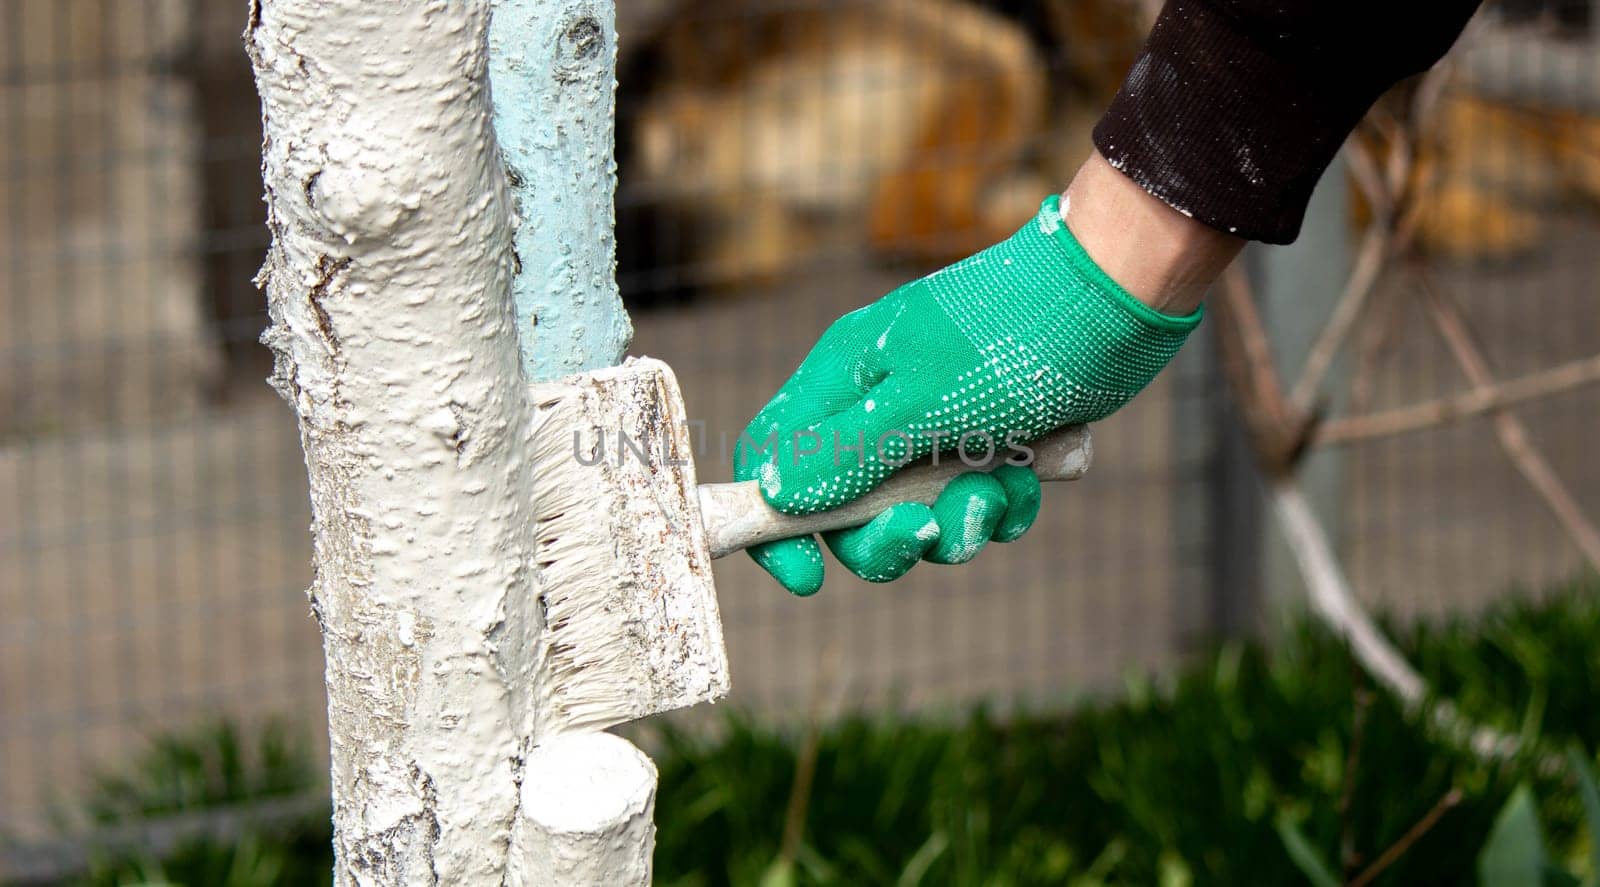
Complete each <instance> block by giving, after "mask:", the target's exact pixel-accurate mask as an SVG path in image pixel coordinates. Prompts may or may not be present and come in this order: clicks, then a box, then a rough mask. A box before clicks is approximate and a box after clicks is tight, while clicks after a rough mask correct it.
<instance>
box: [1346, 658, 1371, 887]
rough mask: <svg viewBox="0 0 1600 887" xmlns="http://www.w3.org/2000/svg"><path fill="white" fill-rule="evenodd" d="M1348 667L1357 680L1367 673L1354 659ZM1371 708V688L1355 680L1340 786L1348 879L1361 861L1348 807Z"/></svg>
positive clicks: (1350, 806)
mask: <svg viewBox="0 0 1600 887" xmlns="http://www.w3.org/2000/svg"><path fill="white" fill-rule="evenodd" d="M1350 670H1351V671H1352V672H1356V675H1355V677H1356V679H1357V681H1358V682H1359V681H1360V680H1361V676H1362V675H1365V674H1366V672H1364V671H1362V670H1361V666H1360V664H1359V663H1356V662H1351V664H1350ZM1370 708H1372V691H1370V690H1368V689H1367V688H1366V687H1365V686H1361V685H1360V684H1359V683H1358V685H1357V687H1356V692H1355V698H1354V699H1353V700H1352V705H1351V712H1350V748H1349V750H1348V751H1346V752H1345V756H1344V780H1343V783H1344V784H1343V785H1342V786H1341V787H1340V789H1339V860H1340V866H1341V868H1342V869H1343V871H1344V876H1345V878H1347V879H1348V878H1349V877H1350V876H1351V875H1352V874H1354V873H1355V868H1356V866H1357V865H1359V864H1360V862H1361V856H1360V854H1359V853H1358V852H1357V851H1356V835H1355V828H1354V824H1353V823H1352V822H1351V819H1350V811H1351V809H1352V808H1353V806H1354V804H1355V797H1356V774H1357V772H1358V771H1359V770H1360V767H1361V741H1362V739H1363V738H1364V737H1365V736H1366V727H1367V711H1368V709H1370Z"/></svg>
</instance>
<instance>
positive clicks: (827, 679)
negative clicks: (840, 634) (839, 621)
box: [778, 642, 839, 868]
mask: <svg viewBox="0 0 1600 887" xmlns="http://www.w3.org/2000/svg"><path fill="white" fill-rule="evenodd" d="M838 664H839V648H838V645H837V644H835V643H832V642H830V643H829V644H828V645H827V646H826V647H824V648H823V650H822V655H820V656H818V657H817V671H816V676H815V677H814V679H813V682H812V685H811V705H810V706H809V710H808V711H807V714H806V732H805V736H804V738H803V739H801V741H800V751H799V754H797V755H796V756H795V767H794V782H793V783H792V784H791V785H790V787H789V804H788V807H787V808H786V809H785V810H784V815H783V840H782V843H780V844H779V845H778V860H779V864H780V865H782V866H784V867H786V868H787V867H791V866H793V865H794V862H795V859H796V858H797V857H798V856H799V855H800V845H801V844H802V843H803V842H804V841H805V836H806V814H807V812H808V811H809V809H810V807H811V785H812V783H813V782H814V781H815V779H816V775H817V750H818V748H819V746H820V745H821V744H822V716H823V711H822V710H823V706H824V704H825V700H826V698H827V696H828V692H829V690H830V689H831V688H832V686H833V684H834V678H835V672H836V671H837V668H838Z"/></svg>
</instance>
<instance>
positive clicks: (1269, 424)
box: [1212, 263, 1314, 476]
mask: <svg viewBox="0 0 1600 887" xmlns="http://www.w3.org/2000/svg"><path fill="white" fill-rule="evenodd" d="M1212 308H1213V315H1214V317H1215V323H1216V330H1217V337H1218V342H1219V350H1220V352H1221V356H1222V369H1223V373H1224V374H1225V375H1226V376H1227V378H1228V383H1229V387H1230V389H1231V390H1232V391H1233V399H1234V402H1235V403H1236V404H1237V405H1238V407H1239V410H1240V412H1241V413H1242V415H1243V417H1244V422H1245V426H1246V427H1247V429H1248V430H1249V432H1250V435H1249V438H1250V444H1251V447H1252V449H1253V450H1254V451H1255V455H1256V460H1257V461H1258V462H1259V463H1260V465H1261V468H1262V470H1263V471H1264V472H1266V473H1267V474H1268V475H1269V476H1276V475H1279V474H1284V473H1287V472H1288V471H1290V470H1292V469H1293V467H1294V465H1295V464H1296V463H1297V462H1298V461H1299V458H1300V455H1301V454H1302V453H1303V452H1304V451H1305V448H1306V442H1307V441H1309V440H1310V439H1311V433H1312V431H1313V422H1314V417H1307V416H1305V415H1303V414H1300V413H1297V412H1295V411H1294V410H1293V409H1292V408H1291V407H1290V406H1289V402H1288V399H1287V398H1285V397H1284V396H1283V387H1282V382H1281V381H1280V379H1279V377H1278V370H1277V367H1276V366H1275V365H1274V364H1273V362H1272V353H1271V351H1270V349H1269V347H1268V345H1267V334H1266V330H1265V328H1264V327H1263V326H1262V323H1261V315H1260V313H1259V312H1258V311H1257V310H1256V302H1255V298H1254V296H1252V295H1251V293H1250V281H1249V279H1248V278H1247V277H1246V275H1245V273H1244V271H1243V269H1241V268H1240V267H1239V265H1238V264H1237V263H1236V264H1234V265H1232V266H1230V267H1229V268H1228V270H1227V271H1225V272H1224V273H1223V275H1222V281H1221V285H1220V286H1219V287H1218V288H1217V293H1216V297H1215V298H1214V299H1213V300H1212Z"/></svg>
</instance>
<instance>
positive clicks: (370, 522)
mask: <svg viewBox="0 0 1600 887" xmlns="http://www.w3.org/2000/svg"><path fill="white" fill-rule="evenodd" d="M488 17H489V3H488V0H450V2H443V0H410V2H392V3H372V2H367V0H257V2H254V3H252V7H251V14H250V24H249V29H248V31H247V33H246V41H247V43H248V46H249V50H250V54H251V58H252V60H253V61H254V63H255V67H256V76H257V79H258V84H259V87H260V92H261V98H262V105H263V111H264V114H265V120H266V144H265V157H264V161H263V175H264V178H265V181H266V185H267V199H268V204H269V224H270V226H271V228H272V233H273V247H272V251H271V253H270V255H269V257H268V259H267V263H266V266H265V267H264V268H263V270H262V274H261V281H262V282H263V284H264V286H265V289H266V291H267V296H268V300H269V305H270V310H271V316H272V327H271V329H270V330H269V331H268V332H267V334H266V335H265V337H264V338H265V341H266V342H267V343H268V344H269V345H270V346H271V347H272V349H273V351H274V352H275V353H276V355H277V366H276V370H275V372H274V378H273V383H274V385H275V386H276V387H277V389H278V390H279V392H280V393H281V394H282V395H283V396H284V398H285V399H287V400H288V401H289V402H290V403H291V404H292V405H293V406H294V409H295V411H296V412H297V413H298V415H299V419H300V430H301V437H302V441H303V443H304V446H305V452H306V466H307V469H308V471H309V474H310V481H311V497H312V504H313V512H314V523H313V527H312V529H313V533H314V536H315V545H316V572H315V579H314V581H313V584H312V587H311V589H310V592H309V594H310V597H311V603H312V609H313V611H314V613H315V614H316V617H317V619H318V621H319V622H320V623H321V626H322V629H323V634H324V650H325V653H326V657H327V686H328V716H329V732H330V736H331V740H332V754H333V777H332V778H333V795H334V825H335V830H336V837H335V850H336V854H337V863H336V882H337V883H339V884H341V885H349V884H436V883H443V884H467V885H477V884H499V883H502V881H503V880H504V877H505V868H506V859H507V855H508V852H509V842H510V836H511V831H512V825H513V822H514V821H515V820H516V815H517V808H518V785H517V778H518V776H519V769H520V766H521V764H520V762H521V759H522V756H523V755H524V753H525V749H526V744H525V742H524V741H523V739H524V737H519V735H518V733H519V730H526V729H527V726H526V725H525V724H519V723H518V722H517V720H516V719H514V718H513V717H512V716H511V712H513V711H515V710H518V709H520V708H522V705H521V703H520V700H519V699H518V698H517V696H518V693H521V692H525V691H526V689H527V687H528V686H529V683H528V681H529V680H530V676H531V675H532V674H533V673H534V671H535V670H536V665H537V663H536V661H534V660H535V656H536V651H537V650H538V649H539V648H538V645H537V644H536V643H535V642H534V641H535V639H536V638H537V637H538V636H539V631H540V629H541V628H542V626H541V625H540V624H539V623H538V615H537V608H536V606H535V605H534V604H533V602H532V600H531V598H530V596H529V594H528V589H529V587H530V584H529V583H530V578H529V565H530V564H531V562H532V560H531V558H532V545H533V540H532V529H531V527H532V521H531V520H530V519H529V515H528V513H527V512H528V509H529V508H530V507H531V502H532V496H531V492H532V477H531V472H530V470H529V465H528V460H527V459H526V458H525V449H526V444H525V441H526V433H527V428H528V420H529V409H528V405H527V404H526V403H525V402H524V400H525V398H524V386H523V384H522V382H521V375H520V372H519V368H518V350H517V341H516V336H515V330H514V325H513V314H512V308H511V302H510V298H509V285H510V279H511V275H512V271H513V258H512V250H511V240H510V232H511V221H510V216H509V204H508V201H507V197H506V185H505V181H504V177H503V173H502V171H501V170H500V168H499V165H498V163H497V162H496V157H497V154H496V151H495V147H494V136H493V131H492V126H491V118H490V106H489V96H488V91H487V89H486V86H485V84H486V82H487V81H486V72H485V63H486V60H485V30H486V27H487V25H488Z"/></svg>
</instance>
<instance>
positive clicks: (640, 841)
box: [511, 733, 656, 887]
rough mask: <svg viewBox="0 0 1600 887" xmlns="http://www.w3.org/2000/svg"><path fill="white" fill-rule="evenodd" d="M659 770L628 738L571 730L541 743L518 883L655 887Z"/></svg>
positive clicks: (529, 773)
mask: <svg viewBox="0 0 1600 887" xmlns="http://www.w3.org/2000/svg"><path fill="white" fill-rule="evenodd" d="M655 792H656V768H655V765H654V764H652V763H651V762H650V759H649V758H647V757H645V755H644V753H643V752H641V751H639V750H638V749H637V748H634V747H633V745H631V744H630V743H628V741H627V740H625V739H622V738H620V737H617V736H612V735H611V734H609V733H567V734H563V735H561V736H556V737H553V738H551V739H549V740H547V741H545V742H543V743H541V744H540V745H539V747H538V748H536V749H534V751H533V753H532V754H531V755H529V757H528V762H527V765H526V767H525V768H524V770H523V777H522V815H521V816H520V818H519V819H518V821H517V829H518V834H517V838H516V841H515V844H516V845H517V846H520V847H526V848H528V849H527V851H526V852H525V853H524V854H522V855H519V856H516V857H514V858H513V860H512V863H511V884H513V885H515V887H523V885H527V887H539V885H552V884H562V885H568V884H594V885H606V887H634V885H646V884H649V883H650V864H651V850H652V847H653V845H654V842H655V825H654V822H653V821H652V812H653V810H654V806H655Z"/></svg>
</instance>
